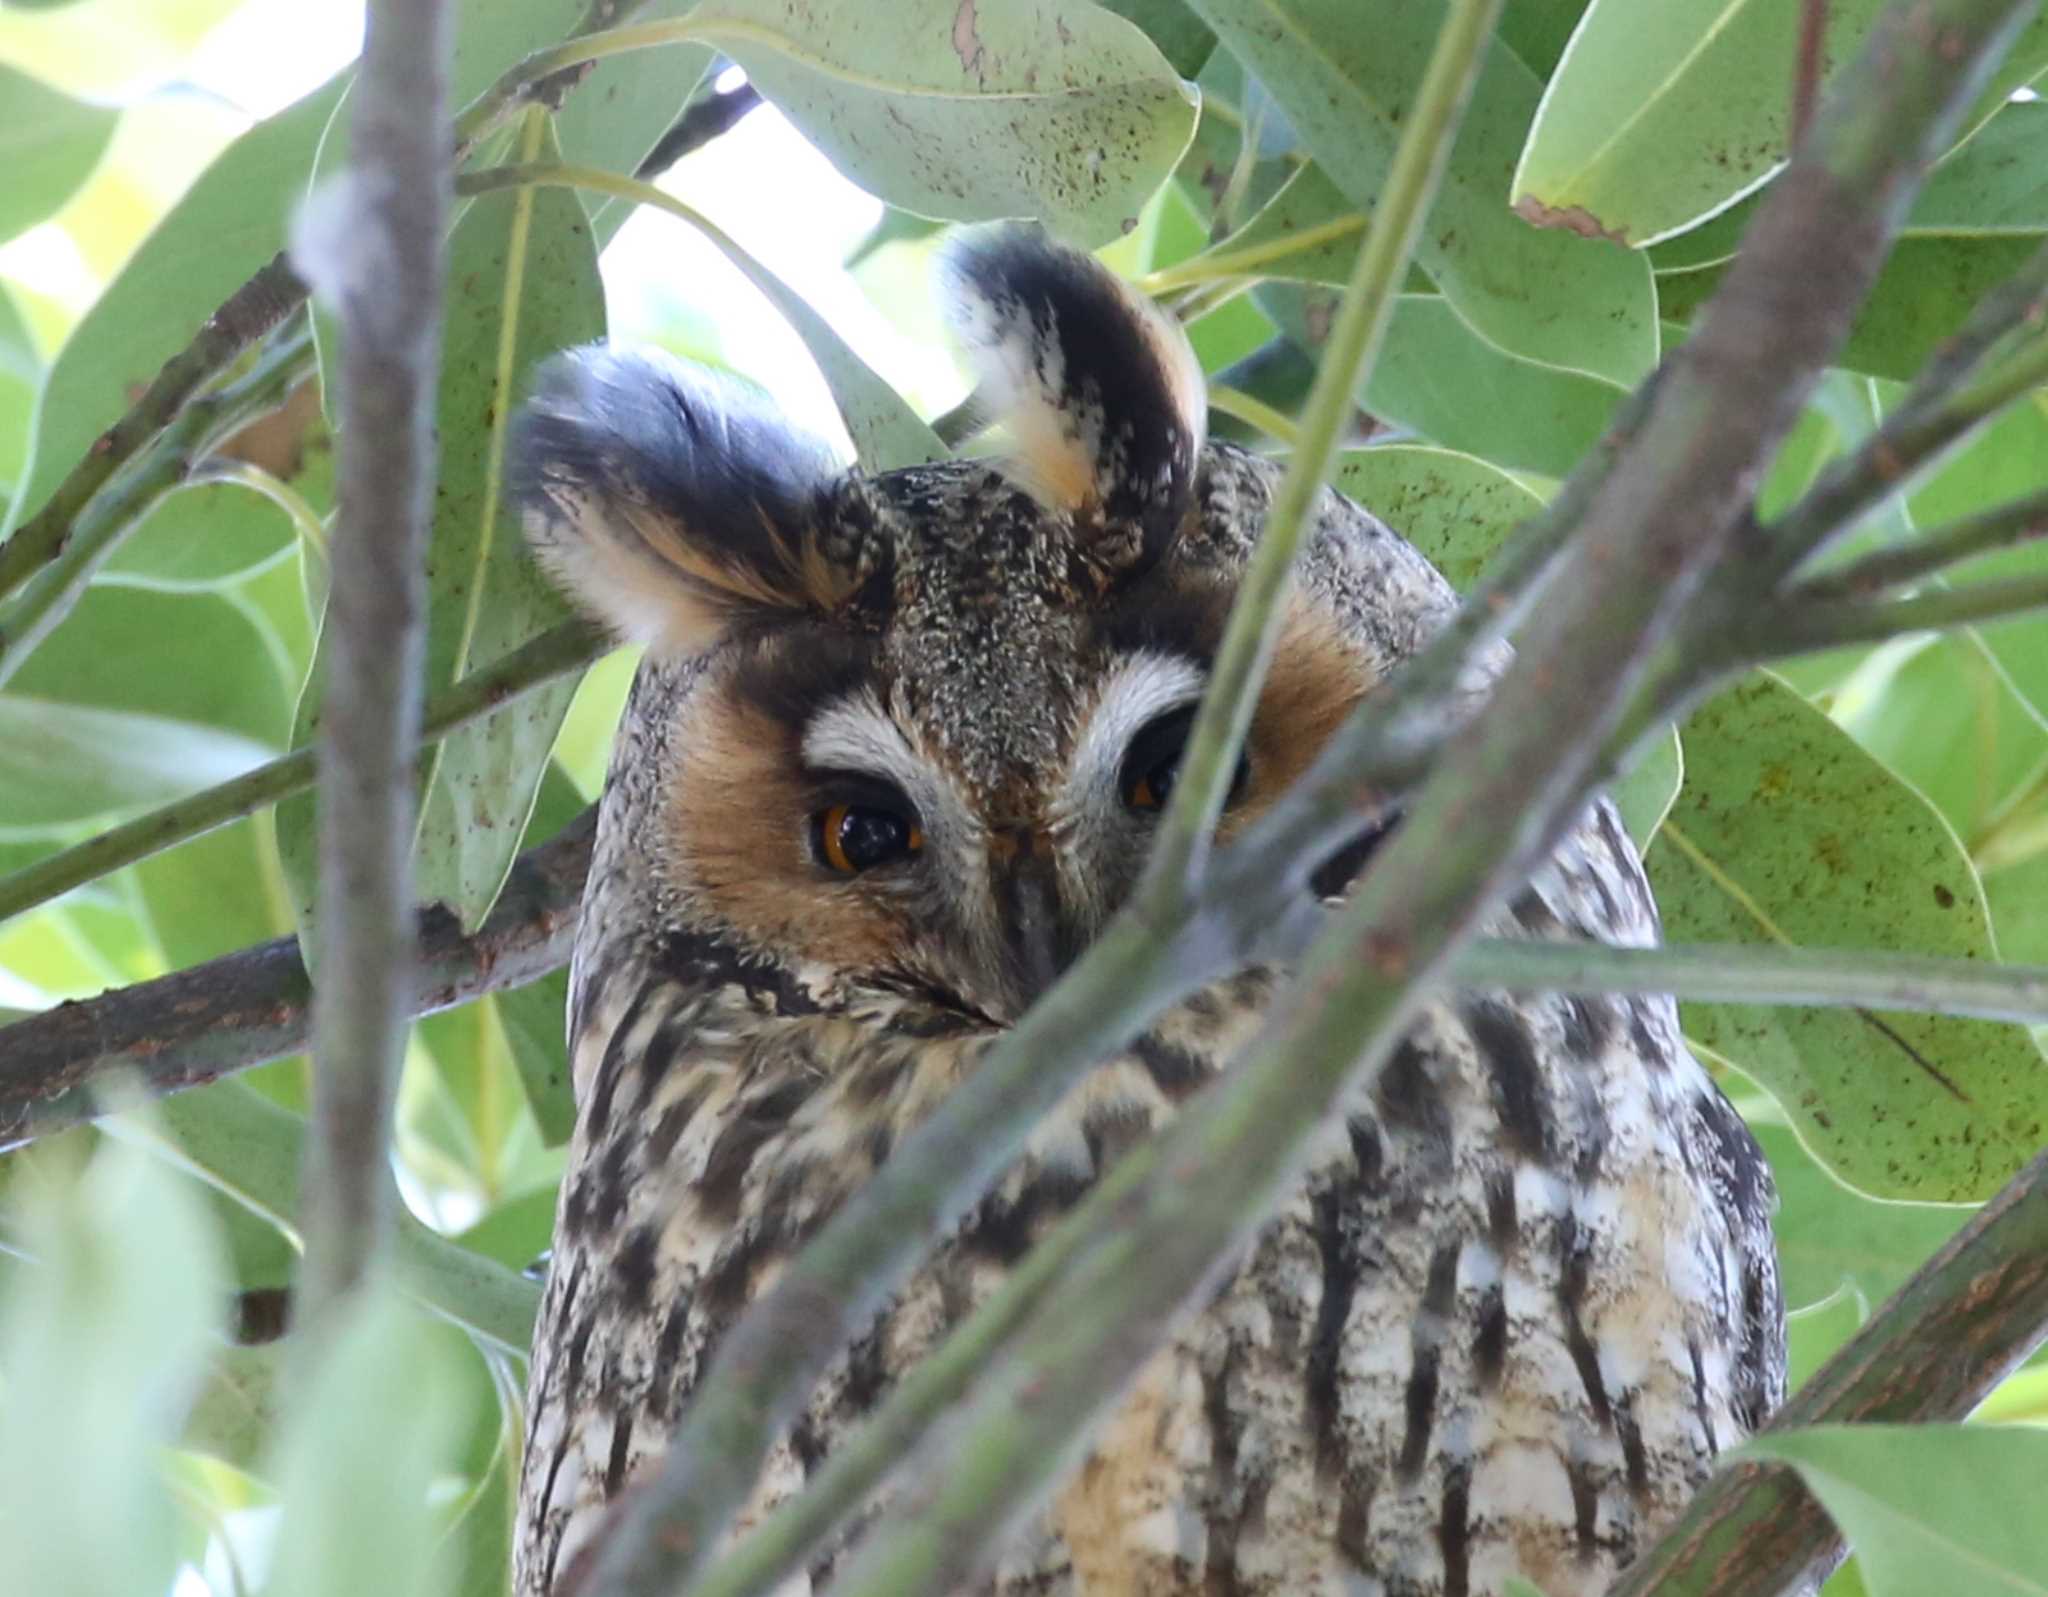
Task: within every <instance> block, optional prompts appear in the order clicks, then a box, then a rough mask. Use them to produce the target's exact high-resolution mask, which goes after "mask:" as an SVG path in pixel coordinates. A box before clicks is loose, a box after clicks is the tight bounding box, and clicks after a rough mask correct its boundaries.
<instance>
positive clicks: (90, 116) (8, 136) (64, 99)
mask: <svg viewBox="0 0 2048 1597" xmlns="http://www.w3.org/2000/svg"><path fill="white" fill-rule="evenodd" d="M120 120H121V114H120V112H118V111H112V110H108V109H107V108H105V107H103V106H97V105H87V104H85V103H84V102H83V101H79V100H74V99H72V98H71V96H69V95H68V94H59V93H58V92H57V91H56V90H55V89H53V88H51V87H50V86H49V85H48V84H46V83H39V82H37V81H36V80H35V79H34V78H32V77H29V76H28V75H27V74H26V73H22V72H17V71H15V70H14V69H13V68H12V67H9V66H4V65H0V169H4V170H5V171H6V173H7V181H6V183H4V184H0V242H5V241H6V240H8V239H10V238H12V237H14V235H15V234H17V233H20V232H22V231H24V230H26V229H28V228H31V227H33V226H35V224H36V223H38V222H40V221H41V220H42V219H43V218H44V217H46V216H49V215H50V214H51V213H52V212H54V211H56V210H57V209H58V208H59V207H60V206H62V205H63V203H64V202H65V201H66V200H68V199H69V198H71V194H72V191H73V190H74V189H76V188H77V187H78V185H79V184H81V183H83V182H84V181H85V180H86V178H87V177H88V176H89V175H90V174H91V172H92V169H93V168H94V167H96V166H98V165H99V162H100V156H101V155H102V154H103V153H104V152H105V150H106V148H107V141H108V140H109V139H111V138H112V137H113V136H114V124H115V123H116V122H118V121H120Z"/></svg>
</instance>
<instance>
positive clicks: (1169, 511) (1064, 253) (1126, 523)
mask: <svg viewBox="0 0 2048 1597" xmlns="http://www.w3.org/2000/svg"><path fill="white" fill-rule="evenodd" d="M940 272H941V286H942V290H943V292H944V295H945V298H946V302H947V303H946V309H947V314H948V320H949V322H950V323H951V325H952V327H953V330H954V333H955V334H956V335H957V336H958V337H959V339H960V340H961V342H962V343H963V344H964V345H965V346H966V349H967V353H968V357H969V359H970V360H971V362H972V363H973V366H974V369H975V374H976V376H977V377H978V378H979V380H980V385H979V391H980V392H981V393H982V394H983V395H984V396H985V397H986V398H987V400H988V401H989V404H990V409H991V413H992V414H991V419H992V420H997V421H1002V422H1005V423H1007V424H1008V426H1009V429H1010V432H1011V434H1012V436H1013V437H1014V438H1015V439H1016V446H1017V453H1016V456H1015V458H1014V459H1013V460H1011V461H1010V463H1009V466H1010V471H1011V474H1012V475H1013V476H1014V477H1015V478H1016V480H1017V482H1018V484H1019V485H1020V486H1021V487H1023V488H1025V489H1026V490H1027V491H1028V492H1030V493H1031V494H1032V495H1033V496H1034V497H1035V498H1037V499H1038V500H1039V501H1040V502H1041V503H1042V504H1044V505H1045V506H1046V507H1047V508H1048V509H1051V510H1056V511H1060V512H1063V513H1065V514H1068V515H1071V516H1073V517H1074V518H1075V519H1076V521H1077V522H1080V523H1083V524H1087V523H1095V524H1098V525H1100V526H1102V527H1104V528H1105V529H1137V530H1138V531H1139V532H1140V534H1141V537H1140V543H1141V545H1142V546H1143V547H1144V548H1145V549H1146V551H1147V552H1148V553H1149V555H1150V556H1151V557H1153V558H1156V557H1157V554H1158V552H1159V550H1160V548H1162V547H1163V546H1164V543H1165V541H1166V539H1167V538H1169V537H1170V536H1171V535H1172V533H1173V530H1174V529H1175V528H1176V527H1177V526H1178V525H1179V524H1180V520H1181V517H1182V516H1183V515H1184V514H1185V513H1186V511H1187V508H1188V504H1189V502H1190V501H1191V500H1192V498H1193V495H1194V481H1195V468H1196V464H1197V461H1198V459H1199V457H1200V455H1201V452H1202V438H1203V432H1204V429H1205V426H1206V422H1207V417H1208V405H1207V399H1206V396H1205V393H1204V389H1203V383H1202V369H1201V366H1200V365H1199V364H1198V363H1197V362H1196V360H1195V355H1194V351H1193V350H1192V349H1190V348H1189V347H1188V341H1187V338H1186V337H1185V336H1184V335H1183V334H1182V332H1181V330H1180V326H1179V324H1178V323H1176V322H1175V321H1174V320H1173V319H1172V318H1171V317H1169V316H1167V315H1166V314H1165V313H1164V312H1162V311H1161V310H1159V308H1158V307H1157V306H1155V305H1154V304H1153V303H1152V302H1151V301H1150V300H1148V299H1146V298H1145V297H1144V296H1143V295H1141V294H1139V293H1138V292H1137V291H1136V290H1135V289H1133V288H1131V287H1130V286H1129V285H1128V284H1126V283H1125V282H1124V281H1123V280H1122V279H1121V278H1119V277H1118V276H1117V275H1116V274H1115V273H1114V272H1112V271H1110V270H1109V268H1108V267H1106V266H1104V265H1103V264H1102V263H1101V262H1100V261H1098V260H1096V259H1095V258H1094V257H1093V256H1092V255H1085V254H1082V253H1081V252H1080V251H1078V250H1071V249H1067V248H1065V247H1063V246H1062V245H1059V244H1056V243H1054V242H1053V241H1052V240H1051V239H1050V238H1048V237H1047V236H1046V234H1045V232H1044V231H1043V230H1042V229H1040V228H1037V227H1026V226H1018V225H1014V224H1005V225H1000V226H996V227H990V228H976V229H974V230H972V231H969V232H967V233H965V234H962V235H960V236H959V237H958V238H956V239H955V240H954V242H953V243H952V244H951V245H950V246H948V248H947V250H946V251H945V253H944V254H943V255H942V256H941V257H940Z"/></svg>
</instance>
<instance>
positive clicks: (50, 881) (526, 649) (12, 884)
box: [0, 621, 609, 921]
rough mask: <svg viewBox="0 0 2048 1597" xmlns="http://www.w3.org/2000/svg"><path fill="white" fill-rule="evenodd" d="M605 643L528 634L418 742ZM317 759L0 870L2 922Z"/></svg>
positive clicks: (297, 761)
mask: <svg viewBox="0 0 2048 1597" xmlns="http://www.w3.org/2000/svg"><path fill="white" fill-rule="evenodd" d="M608 646H609V645H608V644H607V643H606V642H605V641H604V640H603V639H601V638H600V637H599V636H598V635H597V633H596V632H594V631H593V630H592V629H591V628H590V627H588V626H587V625H585V624H584V623H583V622H581V621H566V622H564V623H563V624H562V625H560V626H558V627H554V628H551V629H550V630H549V631H546V632H543V633H542V634H540V636H539V637H536V638H532V639H529V640H528V641H527V642H525V643H523V644H521V645H520V646H519V647H518V648H516V649H514V650H513V651H512V652H511V653H510V654H507V655H503V656H501V657H500V658H499V659H497V660H494V661H492V662H491V664H489V665H487V666H485V667H484V668H483V669H482V670H481V671H472V672H471V673H470V674H469V675H468V676H466V677H463V678H462V679H461V680H459V681H456V682H451V683H450V684H449V685H448V686H447V687H445V688H443V689H442V690H441V691H440V692H439V693H437V694H435V695H434V696H433V697H432V698H431V699H429V700H428V701H427V703H426V710H425V714H424V716H423V718H422V720H421V723H420V741H421V743H422V745H428V744H432V743H435V742H438V741H439V740H440V739H442V738H444V737H446V736H447V735H448V734H449V733H451V732H453V731H455V730H456V729H457V728H458V727H464V726H467V725H469V723H470V722H472V721H476V720H480V719H482V718H483V717H484V716H486V715H490V714H492V713H493V712H494V711H497V710H499V709H502V708H503V707H504V706H505V705H507V704H510V703H512V702H513V701H514V700H515V699H518V698H521V697H523V696H524V695H526V694H527V693H530V692H531V691H533V689H535V688H537V687H541V686H543V685H544V684H546V683H549V682H552V681H554V680H555V679H556V678H557V677H561V676H566V675H568V674H569V673H570V672H572V671H580V670H582V669H583V668H584V667H585V666H587V665H589V664H590V663H591V662H592V661H593V660H595V659H597V658H598V657H599V656H600V655H602V654H603V653H604V651H605V649H606V648H607V647H608ZM422 752H423V750H422ZM318 759H319V755H318V751H317V749H316V748H314V747H312V746H308V747H306V748H302V749H294V750H292V752H291V753H289V754H284V755H280V756H279V757H278V758H276V759H274V760H271V761H270V762H268V763H267V764H264V765H259V766H257V767H256V769H254V770H253V771H244V772H243V773H242V774H241V775H240V776H236V777H230V778H229V779H228V780H227V781H225V782H221V783H218V784H217V785H215V786H213V787H209V788H204V789H202V790H200V791H199V792H197V793H188V794H187V795H185V797H183V798H178V799H173V800H172V801H171V802H170V803H168V804H166V805H163V806H162V807H161V808H159V809H154V810H151V811H150V812H149V813H148V814H147V815H138V816H137V817H136V818H135V819H134V820H132V821H124V822H122V823H121V824H120V825H119V826H116V827H112V828H110V829H109V830H107V831H105V832H102V833H101V834H100V835H99V836H98V837H95V838H93V839H91V840H90V841H88V842H84V843H79V844H77V845H75V846H74V847H71V848H67V849H65V850H63V851H62V852H60V853H56V854H52V855H50V856H49V857H48V858H47V859H40V860H37V861H36V862H35V863H34V864H33V865H26V866H23V867H22V868H21V869H20V870H18V871H15V872H13V873H12V874H10V875H7V876H0V921H4V920H6V919H7V917H8V916H10V915H16V914H19V913H21V912H22V911H23V910H28V909H33V908H34V907H35V906H36V905H38V904H41V903H45V902H47V901H48V900H50V899H52V898H55V897H56V896H57V895H58V894H60V893H65V892H69V891H70V890H71V889H72V888H74V887H79V886H83V885H84V884H85V883H87V882H90V881H95V880H97V879H98V878H99V877H102V876H105V875H106V874H108V873H109V872H110V871H116V870H119V869H120V868H121V867H122V866H124V865H133V864H134V863H135V862H136V861H137V860H140V859H147V858H148V857H149V856H150V855H152V854H155V853H159V852H161V851H162V850H164V849H167V848H171V847H173V846H175V845H176V844H179V843H183V842H185V841H187V840H188V839H190V838H194V837H197V836H199V835H200V834H201V833H202V832H209V831H211V830H213V828H214V827H216V826H224V825H226V824H227V823H228V822H229V821H232V820H234V819H236V818H237V817H238V816H243V815H247V814H249V813H250V812H251V811H252V810H257V809H261V808H262V807H263V806H264V805H266V804H274V803H276V802H277V801H278V800H279V799H282V798H288V797H289V796H290V795H292V794H294V793H297V792H301V791H303V790H304V789H306V788H309V787H311V786H312V785H313V780H314V777H315V775H316V773H317V768H318Z"/></svg>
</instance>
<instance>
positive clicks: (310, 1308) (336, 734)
mask: <svg viewBox="0 0 2048 1597" xmlns="http://www.w3.org/2000/svg"><path fill="white" fill-rule="evenodd" d="M452 34H453V27H452V24H451V22H450V20H449V15H448V8H447V5H446V0H374V3H373V4H372V5H371V7H370V13H369V25H368V30H367V32H366V34H365V37H364V43H363V60H362V66H361V68H360V70H359V72H358V74H357V77H356V83H355V96H354V125H353V130H352V134H351V139H350V170H349V173H348V175H347V177H346V178H345V179H344V180H343V182H344V186H343V187H342V188H340V189H339V190H329V191H327V192H326V193H325V194H323V195H319V196H316V197H315V199H314V200H313V202H312V204H311V206H310V207H309V209H308V212H307V214H306V215H305V216H304V217H302V218H301V222H300V227H299V236H298V239H297V242H296V244H295V248H294V254H295V256H296V258H297V260H298V263H299V265H300V267H301V269H302V270H303V271H304V272H305V274H306V276H307V277H308V279H309V280H310V281H311V282H312V283H313V285H314V288H315V290H316V291H317V292H318V293H319V294H320V295H321V297H322V298H323V299H325V300H327V301H328V302H329V303H330V304H331V305H332V306H333V308H334V312H335V316H336V319H337V320H338V321H339V323H340V328H341V373H340V383H339V385H338V390H339V405H338V407H337V409H338V412H339V417H338V420H339V425H338V426H337V428H336V431H337V433H338V435H339V438H340V444H341V461H340V468H339V473H338V478H337V487H338V494H337V498H338V502H339V505H340V510H339V515H338V520H337V524H336V531H335V537H334V540H333V545H332V548H331V549H330V551H329V560H328V573H329V583H328V599H327V620H326V624H325V626H324V627H323V629H322V634H321V636H322V641H323V643H324V644H326V645H327V651H328V652H327V685H326V694H325V696H324V698H323V700H322V702H321V709H320V717H321V731H322V742H321V755H320V900H319V905H318V934H319V945H320V963H321V971H320V985H319V988H318V991H317V995H316V999H315V1003H314V1013H313V1046H314V1054H315V1057H316V1058H317V1060H318V1062H319V1066H320V1068H319V1069H318V1070H317V1071H316V1072H315V1074H314V1078H313V1112H312V1125H311V1136H310V1139H309V1140H308V1142H307V1145H306V1169H305V1176H304V1182H303V1190H304V1202H305V1213H306V1222H307V1223H306V1264H305V1270H304V1274H303V1277H302V1285H301V1288H300V1290H301V1293H302V1294H303V1313H304V1320H305V1323H306V1324H307V1325H308V1326H309V1327H313V1328H315V1329H318V1328H321V1327H324V1326H326V1325H328V1324H329V1323H331V1321H332V1319H333V1317H334V1315H335V1314H336V1312H337V1311H338V1309H339V1306H340V1304H341V1302H342V1301H343V1300H344V1299H345V1298H347V1297H348V1296H349V1295H350V1294H351V1293H353V1292H354V1291H355V1290H356V1289H357V1288H358V1287H359V1286H360V1284H361V1283H362V1282H363V1281H364V1280H365V1279H366V1278H367V1277H368V1276H369V1275H371V1274H372V1273H373V1272H374V1271H375V1270H377V1269H378V1268H380V1267H381V1261H382V1260H383V1257H384V1255H385V1254H386V1253H387V1252H388V1251H389V1249H390V1246H391V1237H392V1235H393V1233H394V1230H395V1220H396V1210H395V1202H394V1198H395V1193H394V1189H393V1186H392V1182H391V1175H390V1168H389V1165H390V1139H391V1117H392V1106H393V1100H394V1097H395V1094H396V1089H397V1084H398V1067H399V1063H400V1061H401V1059H402V1057H403V1053H404V1047H405V1026H406V1020H407V1017H408V1016H409V1015H410V1014H411V1013H412V1007H411V999H410V989H411V987H412V985H413V982H414V980H415V976H416V971H415V966H416V963H417V952H416V941H415V938H414V936H413V932H414V926H413V923H412V917H411V916H410V915H409V914H408V913H407V906H408V905H410V904H411V902H412V849H411V843H412V830H413V826H412V823H413V808H414V796H413V775H412V768H413V758H414V751H415V749H416V748H417V747H418V745H419V740H420V735H419V727H420V675H421V664H422V661H423V659H424V657H425V653H426V555H427V531H428V528H429V526H430V524H431V521H432V515H433V493H434V479H435V460H436V451H435V443H434V398H435V391H436V386H437V381H438V376H439V372H440V363H441V348H440V334H441V290H442V277H443V272H444V260H445V257H446V254H447V249H446V237H447V224H448V213H449V210H450V208H451V206H452V204H453V185H452V174H451V172H450V170H449V166H448V150H447V146H446V141H445V137H444V134H443V131H442V130H443V127H444V126H445V119H444V112H443V109H442V105H443V101H444V100H445V99H446V96H447V87H448V85H447V77H448V56H449V46H450V42H451V39H452Z"/></svg>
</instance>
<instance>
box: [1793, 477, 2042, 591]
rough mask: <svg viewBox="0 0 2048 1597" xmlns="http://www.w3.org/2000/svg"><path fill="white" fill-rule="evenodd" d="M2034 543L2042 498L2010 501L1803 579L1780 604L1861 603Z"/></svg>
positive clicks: (2039, 526)
mask: <svg viewBox="0 0 2048 1597" xmlns="http://www.w3.org/2000/svg"><path fill="white" fill-rule="evenodd" d="M2036 538H2048V493H2038V494H2034V495H2031V496H2030V497H2028V498H2025V499H2015V500H2014V501H2013V502H2012V503H2011V504H2005V505H1997V506H1994V507H1993V508H1992V509H1990V510H1986V511H1982V512H1980V513H1979V514H1977V515H1974V516H1968V517H1965V518H1964V519H1963V520H1961V521H1958V522H1955V523H1953V524H1952V525H1950V526H1946V527H1936V528H1934V529H1932V530H1930V531H1928V532H1924V533H1922V534H1921V535H1920V536H1919V537H1917V538H1915V539H1914V540H1913V541H1912V542H1911V543H1904V544H1897V545H1894V546H1893V547H1891V548H1888V549H1878V550H1874V551H1872V552H1871V553H1870V554H1867V555H1865V556H1863V558H1861V559H1860V560H1855V561H1851V562H1850V563H1849V564H1848V565H1845V566H1839V567H1837V568H1836V569H1835V570H1833V571H1824V572H1821V573H1820V574H1819V575H1817V576H1813V577H1809V578H1807V579H1806V581H1804V582H1802V583H1800V584H1799V585H1798V586H1796V587H1795V588H1793V589H1791V590H1790V591H1789V592H1788V593H1787V594H1786V595H1785V597H1784V599H1783V600H1782V601H1780V602H1781V603H1782V604H1783V605H1784V606H1785V607H1787V608H1789V609H1794V610H1796V609H1799V608H1801V607H1803V606H1805V605H1808V604H1813V603H1817V602H1820V601H1822V600H1827V599H1867V598H1869V597H1870V596H1871V595H1873V594H1879V593H1883V592H1884V591H1885V590H1886V589H1888V588H1897V587H1902V586H1904V585H1905V584H1906V583H1909V582H1918V581H1920V580H1921V579H1922V578H1923V577H1931V576H1933V575H1934V574H1935V573H1936V572H1938V571H1943V570H1946V569H1947V568H1948V567H1950V566H1956V565H1961V564H1962V563H1963V562H1964V561H1965V560H1969V559H1972V558H1974V557H1975V556H1977V555H1982V554H1991V553H1994V552H1995V551H1998V550H2002V549H2012V548H2017V547H2018V546H2019V545H2020V544H2023V543H2030V542H2032V541H2033V540H2034V539H2036Z"/></svg>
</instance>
